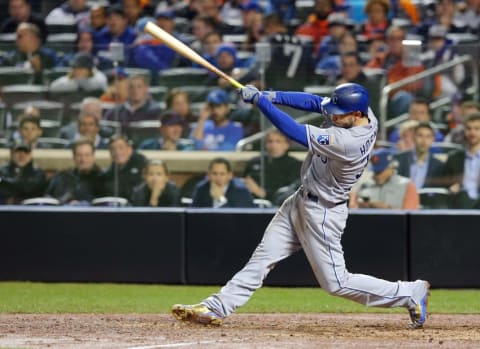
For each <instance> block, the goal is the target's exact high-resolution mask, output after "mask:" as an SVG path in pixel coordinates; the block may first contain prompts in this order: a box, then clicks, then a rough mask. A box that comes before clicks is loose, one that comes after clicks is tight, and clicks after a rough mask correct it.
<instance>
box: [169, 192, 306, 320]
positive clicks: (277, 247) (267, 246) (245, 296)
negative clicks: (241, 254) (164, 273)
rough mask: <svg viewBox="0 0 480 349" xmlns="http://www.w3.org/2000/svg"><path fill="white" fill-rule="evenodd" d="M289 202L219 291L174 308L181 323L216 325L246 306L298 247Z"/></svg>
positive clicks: (288, 200) (173, 310) (290, 199)
mask: <svg viewBox="0 0 480 349" xmlns="http://www.w3.org/2000/svg"><path fill="white" fill-rule="evenodd" d="M292 200H293V199H292V197H290V198H288V199H287V200H285V202H284V204H283V205H282V207H281V208H280V209H279V211H278V212H277V214H276V215H275V217H274V218H273V219H272V221H271V222H270V224H269V225H268V227H267V229H266V230H265V234H264V236H263V238H262V241H261V242H260V244H259V245H258V246H257V248H256V249H255V251H254V252H253V254H252V256H251V257H250V260H249V261H248V262H247V264H246V265H245V266H244V267H243V269H242V270H240V271H239V272H238V273H236V274H235V275H234V276H233V278H232V279H231V280H230V281H229V282H228V283H227V284H226V285H225V286H224V287H222V289H221V290H220V292H218V293H215V294H213V295H211V296H210V297H208V298H207V299H205V300H203V301H202V302H201V303H200V304H195V305H181V304H177V305H174V306H173V308H172V312H173V314H174V315H175V316H176V317H177V318H178V319H180V320H187V321H192V322H198V323H204V324H214V325H218V324H220V323H221V322H222V319H223V318H224V317H226V316H228V315H230V314H231V313H232V312H234V311H235V309H236V308H238V307H240V306H242V305H243V304H245V303H246V302H247V301H248V300H249V299H250V297H251V296H252V295H253V293H254V292H255V291H256V290H257V289H258V288H260V287H261V286H262V283H263V280H264V279H265V277H266V276H267V275H268V273H269V272H270V271H271V270H272V269H273V268H274V267H275V265H276V263H278V262H279V261H281V260H283V259H285V258H287V257H288V256H290V255H291V254H292V253H294V252H295V251H298V250H299V249H300V248H301V246H300V243H299V242H298V240H297V237H296V234H295V233H294V232H293V231H292V227H291V223H290V222H291V221H290V211H291V207H292Z"/></svg>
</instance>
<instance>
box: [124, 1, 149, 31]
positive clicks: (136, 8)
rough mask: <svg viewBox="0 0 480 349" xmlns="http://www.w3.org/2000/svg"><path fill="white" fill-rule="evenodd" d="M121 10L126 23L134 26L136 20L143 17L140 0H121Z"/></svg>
mask: <svg viewBox="0 0 480 349" xmlns="http://www.w3.org/2000/svg"><path fill="white" fill-rule="evenodd" d="M123 12H124V13H125V16H126V17H127V20H128V24H129V25H130V26H132V27H135V24H136V23H137V20H138V19H139V18H141V17H143V15H144V13H143V8H142V1H141V0H123Z"/></svg>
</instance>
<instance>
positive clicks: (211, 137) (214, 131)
mask: <svg viewBox="0 0 480 349" xmlns="http://www.w3.org/2000/svg"><path fill="white" fill-rule="evenodd" d="M194 129H195V128H194ZM190 137H191V138H192V139H193V140H194V142H195V149H196V150H222V151H229V150H235V146H236V145H237V142H238V141H239V140H241V139H242V138H243V128H242V126H241V125H240V124H239V123H238V122H232V121H229V122H228V124H226V125H225V126H220V127H217V126H215V124H214V123H213V121H212V120H207V121H206V122H205V126H204V131H203V139H202V140H200V141H199V140H196V139H194V137H193V133H192V135H191V136H190Z"/></svg>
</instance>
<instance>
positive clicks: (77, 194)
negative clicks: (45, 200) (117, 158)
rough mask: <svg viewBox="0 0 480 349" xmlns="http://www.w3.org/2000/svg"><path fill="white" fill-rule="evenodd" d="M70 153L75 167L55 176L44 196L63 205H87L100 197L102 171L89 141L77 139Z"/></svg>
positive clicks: (92, 145)
mask: <svg viewBox="0 0 480 349" xmlns="http://www.w3.org/2000/svg"><path fill="white" fill-rule="evenodd" d="M94 119H95V118H94ZM72 152H73V162H74V163H75V167H74V168H70V169H67V170H64V171H61V172H59V173H57V174H55V175H54V176H53V177H52V179H51V180H50V184H49V185H48V188H47V190H46V192H45V195H46V196H49V197H54V198H56V199H58V200H59V201H60V202H61V203H62V204H63V205H88V204H90V202H91V201H92V200H93V199H95V198H96V197H99V196H101V195H102V190H103V177H102V170H101V169H100V167H99V166H98V165H97V164H96V162H95V147H94V144H93V143H92V141H91V140H90V139H88V138H79V139H77V140H76V141H75V142H74V144H73V146H72Z"/></svg>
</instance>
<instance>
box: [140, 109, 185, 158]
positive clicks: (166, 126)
mask: <svg viewBox="0 0 480 349" xmlns="http://www.w3.org/2000/svg"><path fill="white" fill-rule="evenodd" d="M160 121H161V126H160V129H159V133H160V137H157V138H149V139H146V140H144V141H143V142H142V143H141V144H140V146H139V147H138V148H139V149H145V150H193V142H192V140H190V139H184V138H181V136H182V134H183V127H184V125H185V123H184V119H183V118H182V117H181V116H180V115H179V114H177V113H176V112H174V111H172V110H167V111H165V112H164V113H163V114H162V115H161V116H160Z"/></svg>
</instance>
